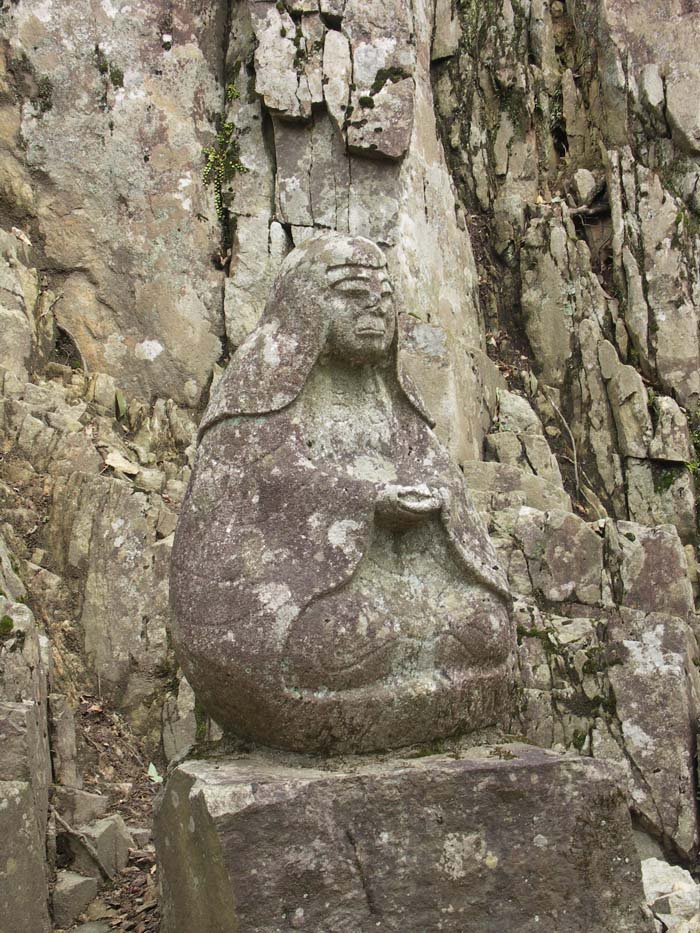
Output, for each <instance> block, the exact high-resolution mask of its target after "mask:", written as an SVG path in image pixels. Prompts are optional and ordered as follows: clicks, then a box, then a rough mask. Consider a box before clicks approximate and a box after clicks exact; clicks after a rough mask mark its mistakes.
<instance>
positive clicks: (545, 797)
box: [155, 745, 652, 933]
mask: <svg viewBox="0 0 700 933" xmlns="http://www.w3.org/2000/svg"><path fill="white" fill-rule="evenodd" d="M467 754H468V755H469V756H470V757H465V758H460V759H454V758H448V757H445V756H434V757H429V758H419V759H413V760H398V759H393V760H391V761H383V762H375V763H373V764H370V765H367V764H365V765H363V766H360V767H357V768H356V769H354V770H344V771H328V770H320V769H312V768H301V767H290V766H288V765H285V764H280V763H276V762H275V760H274V759H273V758H272V757H263V756H262V755H255V756H246V757H241V758H237V759H231V758H229V759H220V760H211V761H189V762H185V763H184V764H182V765H180V766H179V767H178V768H177V770H176V771H174V772H173V774H172V775H171V776H170V778H169V779H168V782H167V786H166V787H165V789H164V791H163V792H162V795H161V798H160V801H159V805H158V808H157V814H156V829H155V838H156V848H157V852H158V859H159V864H160V871H161V880H162V886H163V925H162V928H161V929H162V931H163V933H191V931H192V930H194V929H200V930H207V931H211V933H234V931H236V933H279V931H286V930H304V931H308V933H369V931H372V933H376V931H377V930H385V931H388V930H393V931H401V933H406V931H421V933H423V931H426V933H427V931H433V930H442V931H454V933H470V931H475V933H476V931H478V933H503V931H505V930H517V931H519V933H529V931H533V933H534V931H537V933H541V931H543V930H556V931H557V933H569V931H572V933H573V931H581V933H583V931H586V933H590V931H591V930H595V931H596V933H605V931H610V933H626V931H629V933H641V931H645V930H651V929H652V927H651V926H649V925H648V924H649V921H648V920H647V919H646V918H645V916H644V914H643V913H642V902H643V895H642V887H641V880H640V877H641V876H640V869H639V860H638V858H637V856H636V853H635V849H634V844H633V840H632V830H631V824H630V819H629V815H628V810H627V806H626V803H625V799H624V797H623V795H622V793H621V791H620V790H619V787H618V773H617V770H616V768H615V767H614V766H613V765H612V764H610V763H608V762H601V761H593V760H592V759H589V758H570V757H562V756H558V755H556V754H554V753H552V752H547V751H544V750H541V749H536V748H533V747H530V746H524V745H504V746H498V747H496V746H491V747H487V748H484V747H481V748H479V749H474V750H472V751H470V752H468V753H467Z"/></svg>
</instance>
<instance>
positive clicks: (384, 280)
mask: <svg viewBox="0 0 700 933" xmlns="http://www.w3.org/2000/svg"><path fill="white" fill-rule="evenodd" d="M376 271H378V270H376V269H374V268H372V267H366V266H365V267H363V266H336V267H334V268H331V269H328V270H327V276H328V279H329V280H330V283H331V288H335V286H336V285H342V284H343V283H344V282H368V281H370V278H371V273H372V272H376ZM380 284H381V287H382V289H385V288H388V289H389V291H393V288H392V286H391V282H390V281H389V279H388V277H387V276H386V274H384V275H382V277H381V279H380Z"/></svg>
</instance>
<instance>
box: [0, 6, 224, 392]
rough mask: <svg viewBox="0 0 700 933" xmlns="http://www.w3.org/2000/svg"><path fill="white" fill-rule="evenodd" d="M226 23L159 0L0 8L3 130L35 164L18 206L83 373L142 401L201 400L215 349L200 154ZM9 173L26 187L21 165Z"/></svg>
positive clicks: (216, 321)
mask: <svg viewBox="0 0 700 933" xmlns="http://www.w3.org/2000/svg"><path fill="white" fill-rule="evenodd" d="M224 22H225V5H224V4H220V3H212V4H208V5H207V6H206V9H204V8H201V9H200V8H199V7H198V6H197V5H196V4H192V3H185V4H179V5H178V7H177V9H176V10H175V9H173V7H172V4H169V3H167V2H160V0H159V2H155V3H154V2H148V3H138V4H134V3H133V2H129V3H127V2H123V0H115V2H110V3H102V4H100V3H97V4H94V3H90V2H88V0H80V2H75V3H62V2H48V3H47V2H44V0H29V2H27V3H22V4H21V5H19V6H18V5H13V6H11V7H10V8H8V9H6V10H4V11H3V34H4V36H5V37H6V38H7V40H8V45H7V48H6V49H5V51H6V53H7V61H6V67H7V69H8V71H9V72H10V74H11V75H13V76H14V86H12V84H11V83H10V82H9V81H8V82H7V83H8V92H9V93H8V96H10V98H11V99H12V98H14V99H15V100H18V105H17V109H18V124H19V125H17V126H16V130H15V134H14V136H15V138H19V137H20V136H21V140H22V145H23V151H22V162H23V166H24V169H25V173H26V175H29V173H31V188H30V191H29V193H30V194H31V198H29V197H26V198H23V199H22V201H21V202H20V204H19V205H15V209H16V207H17V206H19V207H20V209H21V208H24V209H25V210H24V211H22V213H21V216H22V218H23V221H22V222H23V223H26V224H31V225H32V227H33V229H34V230H36V246H37V248H39V249H40V250H41V252H42V253H43V256H44V259H43V261H42V267H43V268H44V269H48V270H49V273H50V274H53V273H56V274H57V281H58V283H59V284H60V291H61V294H62V299H61V301H60V302H59V303H58V304H56V306H55V308H54V314H55V316H56V318H57V320H58V323H59V324H60V325H61V326H62V327H64V328H65V329H66V330H67V331H69V332H70V334H71V335H72V336H73V338H74V339H75V341H76V342H77V344H78V346H79V348H80V351H81V353H82V355H83V357H84V359H85V361H86V362H87V364H88V366H89V368H90V369H93V370H99V371H102V372H108V373H110V374H112V375H113V376H115V377H117V378H118V379H119V382H120V384H121V385H122V386H124V387H125V388H127V389H128V391H129V392H130V393H132V394H134V395H138V396H139V397H141V398H144V397H146V398H147V397H149V396H151V395H162V396H169V397H172V398H175V399H177V400H178V401H180V402H183V403H187V404H190V405H191V404H196V402H197V401H198V400H199V398H200V395H201V393H202V391H203V389H204V388H205V386H206V384H207V382H208V379H209V377H210V374H211V369H212V366H213V364H214V363H215V361H216V360H217V358H218V357H219V356H220V354H221V342H220V339H219V338H220V336H221V335H222V329H223V328H222V319H221V290H222V278H223V276H222V273H221V271H220V270H217V269H216V268H215V267H214V265H213V264H212V262H211V253H212V243H213V242H215V241H216V238H217V236H218V222H217V218H216V214H215V211H214V204H213V199H212V198H211V196H210V193H209V192H208V191H207V190H206V188H205V186H204V181H203V177H202V149H203V147H204V146H207V145H208V144H209V143H210V142H211V141H212V138H213V136H214V135H215V130H214V126H213V120H212V115H214V114H217V113H219V112H220V110H221V102H220V97H221V90H220V85H219V84H218V81H217V78H218V76H219V72H220V70H221V68H222V64H223V62H222V58H223V56H222V52H221V46H220V43H221V32H222V29H223V26H224ZM166 34H167V35H168V36H169V37H170V39H169V41H165V40H164V38H163V36H164V35H166ZM3 129H4V127H3ZM13 164H14V162H13V161H11V160H8V162H7V165H8V167H9V166H12V165H13ZM8 174H9V172H8ZM5 181H6V183H5V187H6V188H7V187H8V186H10V187H11V188H12V190H13V191H19V192H22V191H23V190H24V189H23V185H24V176H22V177H16V178H14V180H13V178H8V177H7V175H6V179H5ZM25 212H26V213H25ZM33 236H34V233H33Z"/></svg>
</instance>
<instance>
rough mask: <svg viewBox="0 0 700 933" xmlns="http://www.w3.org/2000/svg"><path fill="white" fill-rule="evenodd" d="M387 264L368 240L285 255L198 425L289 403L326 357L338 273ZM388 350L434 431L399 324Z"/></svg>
mask: <svg viewBox="0 0 700 933" xmlns="http://www.w3.org/2000/svg"><path fill="white" fill-rule="evenodd" d="M352 266H357V267H360V268H362V267H364V268H372V269H379V268H384V267H385V266H386V258H385V256H384V254H383V252H382V251H381V249H380V248H379V247H378V246H377V245H376V244H375V243H373V242H372V241H371V240H368V239H366V238H365V237H359V236H356V237H350V236H345V235H343V234H339V233H328V232H327V233H322V234H319V235H318V236H314V237H310V238H309V239H308V240H306V241H305V242H304V243H302V244H301V245H300V246H298V247H296V248H295V249H293V250H292V251H291V252H290V253H289V255H288V256H287V257H286V259H285V260H284V262H283V263H282V266H281V267H280V270H279V272H278V274H277V277H276V279H275V282H274V285H273V287H272V290H271V292H270V297H269V299H268V301H267V304H266V306H265V310H264V311H263V314H262V317H261V319H260V322H259V323H258V325H257V327H256V328H255V330H254V331H253V332H252V333H251V334H250V335H249V336H248V337H247V338H246V340H245V341H244V342H243V343H242V344H241V346H240V347H239V348H238V349H237V350H236V352H235V354H234V355H233V357H232V359H231V362H230V363H229V365H228V368H227V369H226V372H225V373H224V375H223V376H222V378H221V380H220V381H219V383H218V384H217V386H216V387H215V389H214V391H213V393H212V396H211V399H210V401H209V405H208V406H207V409H206V411H205V413H204V417H203V418H202V421H201V424H200V426H199V440H201V438H202V436H203V435H204V433H205V432H206V431H207V430H208V429H209V428H211V427H212V426H213V425H215V424H217V423H218V422H219V421H222V420H224V419H225V418H230V417H233V416H236V415H262V414H267V413H269V412H274V411H279V410H280V409H282V408H285V407H286V406H287V405H290V404H291V403H292V402H293V401H294V399H295V398H296V397H297V396H298V395H299V393H300V392H301V390H302V389H303V387H304V385H305V383H306V380H307V379H308V377H309V373H310V372H311V370H312V368H313V366H314V364H315V363H316V361H317V360H318V358H319V356H320V355H321V353H322V352H323V349H324V347H325V344H326V338H327V335H328V329H329V324H330V320H329V316H328V307H327V306H328V302H327V301H326V297H327V295H328V292H329V289H330V288H331V287H332V283H333V280H334V278H335V277H336V276H337V273H338V271H339V270H341V269H344V268H347V267H352ZM396 331H397V344H398V347H396V346H395V347H392V350H391V351H390V352H391V353H392V354H393V356H394V360H395V364H396V375H397V378H398V381H399V384H400V385H401V387H402V389H403V391H404V393H405V394H406V396H407V398H408V399H409V401H410V402H411V403H412V405H413V406H414V407H415V408H416V410H417V411H418V412H419V413H420V414H421V416H422V417H423V418H424V419H425V420H426V421H427V422H428V423H429V424H430V425H431V426H432V424H433V422H432V420H431V418H430V416H429V415H428V413H427V411H426V409H425V405H424V403H423V401H422V399H421V398H420V395H419V394H418V391H417V389H416V387H415V386H414V384H413V382H412V380H411V379H410V377H409V376H408V374H406V373H405V372H403V367H402V366H401V364H400V352H401V331H402V326H401V320H400V316H399V321H398V322H397V328H396Z"/></svg>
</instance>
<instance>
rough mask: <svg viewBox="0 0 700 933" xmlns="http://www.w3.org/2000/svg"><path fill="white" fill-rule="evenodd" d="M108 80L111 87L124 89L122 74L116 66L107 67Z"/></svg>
mask: <svg viewBox="0 0 700 933" xmlns="http://www.w3.org/2000/svg"><path fill="white" fill-rule="evenodd" d="M109 80H110V81H111V82H112V85H113V87H124V72H123V71H122V69H121V68H118V67H117V66H116V65H111V64H110V66H109Z"/></svg>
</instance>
